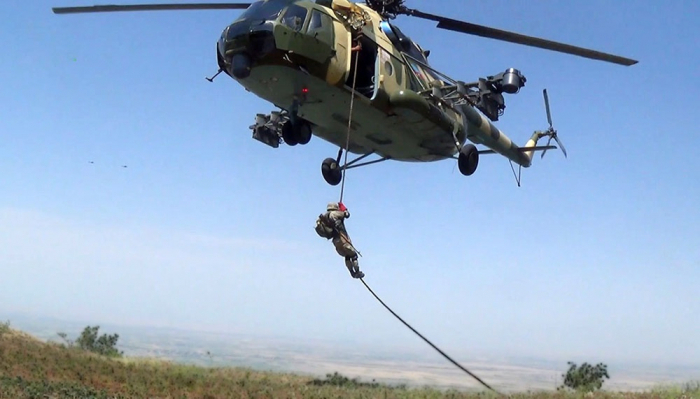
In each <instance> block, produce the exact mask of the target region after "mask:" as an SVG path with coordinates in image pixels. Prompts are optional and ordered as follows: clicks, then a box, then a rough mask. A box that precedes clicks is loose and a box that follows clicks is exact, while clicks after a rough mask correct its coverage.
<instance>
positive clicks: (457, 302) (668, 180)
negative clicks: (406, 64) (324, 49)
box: [0, 0, 700, 366]
mask: <svg viewBox="0 0 700 399" xmlns="http://www.w3.org/2000/svg"><path fill="white" fill-rule="evenodd" d="M91 4H93V3H92V2H90V1H77V0H63V1H58V0H56V1H51V2H48V1H44V0H36V1H32V2H26V1H5V2H2V3H0V14H2V15H5V16H9V18H7V17H6V18H5V20H4V21H3V23H2V24H0V38H1V39H2V43H3V44H4V48H3V57H2V58H1V59H0V70H1V71H2V74H1V75H0V76H1V78H0V79H1V80H0V83H1V84H2V90H0V137H1V140H0V176H2V180H1V182H2V183H1V184H0V194H1V195H0V271H1V272H2V278H1V279H0V311H6V312H9V311H23V312H30V313H34V314H44V315H50V316H56V317H65V318H70V319H81V320H88V321H90V322H94V323H97V322H103V323H122V324H136V325H154V326H175V327H181V328H192V329H203V330H221V331H240V332H246V333H260V334H273V335H275V334H278V335H285V336H299V337H304V336H308V337H314V338H324V339H330V340H337V341H338V343H339V344H345V343H348V342H354V343H356V345H359V346H358V348H359V349H361V348H372V347H379V346H385V347H396V348H397V349H402V348H405V349H411V350H414V349H417V350H424V351H426V352H428V351H432V349H430V348H429V347H428V346H426V345H425V343H424V342H422V341H421V340H420V339H419V338H417V337H416V336H414V335H413V334H412V333H411V332H410V331H408V330H407V329H405V328H404V326H402V325H401V324H400V323H399V322H398V321H397V320H395V319H394V318H393V317H392V316H391V315H390V314H389V313H388V312H386V310H385V309H383V308H382V307H381V305H380V304H378V303H376V302H375V300H374V298H372V297H371V295H370V294H369V293H368V292H366V290H365V289H364V287H363V286H362V285H361V283H360V282H358V281H355V280H353V279H351V278H350V277H349V275H348V273H347V271H346V270H345V267H344V265H343V260H342V258H340V257H339V256H338V255H337V254H336V253H335V251H334V249H333V247H332V245H331V244H330V243H329V242H326V241H325V240H324V239H322V238H320V237H318V236H316V234H315V232H314V231H313V224H314V221H315V219H316V217H317V216H318V214H319V213H321V212H322V211H323V210H324V209H325V204H326V203H327V202H328V201H331V200H336V199H337V198H338V195H339V187H331V186H329V185H327V184H326V183H325V182H324V180H323V179H322V177H321V174H320V163H321V161H322V160H323V159H324V158H326V157H328V156H333V155H334V154H335V153H336V152H337V149H336V148H334V147H333V146H331V145H330V144H328V143H326V142H324V141H322V140H319V139H317V138H314V139H312V141H311V143H310V144H309V145H307V146H296V147H285V146H282V147H280V148H279V149H276V150H275V149H272V148H269V147H267V146H265V145H263V144H261V143H259V142H257V141H254V140H253V139H252V138H251V133H250V130H248V126H249V125H250V124H252V122H253V120H254V116H255V114H256V113H258V112H269V111H270V110H272V109H273V107H272V106H271V105H270V104H267V103H265V102H264V101H262V100H260V99H258V98H256V97H255V96H253V95H252V94H249V93H247V92H245V90H244V89H243V88H242V87H240V86H238V85H237V84H236V83H235V82H234V81H232V80H231V79H227V77H226V76H220V77H219V78H217V80H215V82H214V83H209V82H207V81H205V80H204V77H205V76H210V75H211V74H212V73H214V72H216V69H217V65H216V58H215V52H214V51H215V43H216V40H217V39H218V37H219V34H220V32H221V30H222V29H223V28H224V27H225V26H226V25H227V24H228V23H230V22H231V21H233V20H234V19H235V18H236V15H237V14H238V13H237V12H235V11H234V12H228V11H189V12H157V13H156V12H140V13H108V14H93V15H70V16H58V15H54V14H52V13H51V10H50V8H51V7H52V6H58V5H63V6H70V5H91ZM409 6H412V7H415V8H418V9H421V10H422V11H425V12H432V13H437V14H443V15H449V16H451V17H453V18H458V19H464V20H468V21H471V22H475V23H481V24H487V25H491V26H494V27H497V28H502V29H507V30H512V31H516V32H520V33H524V34H529V35H535V36H540V37H545V38H549V39H552V40H558V41H563V42H566V43H571V44H575V45H580V46H584V47H591V48H594V49H597V50H601V51H606V52H611V53H615V54H620V55H623V56H627V57H630V58H634V59H637V60H639V61H640V63H639V64H637V65H635V66H632V67H623V66H617V65H613V64H607V63H602V62H597V61H592V60H587V59H583V58H579V57H574V56H569V55H565V54H557V53H552V52H548V51H544V50H539V49H534V48H529V47H524V46H517V45H513V44H509V43H501V42H496V41H494V40H489V39H484V38H479V37H472V36H468V35H462V34H458V33H454V32H447V31H441V30H437V29H435V28H434V23H432V22H430V21H423V20H417V19H411V18H408V17H401V18H399V19H398V20H397V23H398V24H399V26H400V27H401V29H402V30H403V31H404V32H405V33H406V34H408V35H410V36H411V37H412V38H414V39H415V40H417V41H418V42H419V43H421V45H422V46H423V47H424V48H426V49H430V50H431V51H432V53H431V56H430V60H431V63H432V64H433V65H434V66H435V67H436V68H438V69H439V70H441V71H443V72H445V73H447V74H448V75H450V76H452V77H454V78H457V79H461V80H465V81H470V80H474V79H476V78H478V77H480V76H486V75H492V74H496V73H498V72H500V71H502V70H504V69H505V68H508V67H516V68H519V69H520V70H521V71H522V72H523V73H524V74H525V76H526V77H527V79H528V80H527V84H526V86H525V87H524V88H523V90H522V91H521V92H520V93H519V94H517V95H515V96H508V97H507V98H506V101H507V107H508V108H507V109H506V113H505V115H504V116H503V117H502V119H501V120H500V121H499V122H498V126H499V127H500V128H501V129H502V130H503V131H504V132H506V134H508V135H509V136H510V137H511V138H512V139H513V140H515V141H516V142H518V143H521V144H522V143H524V142H525V141H526V140H527V139H528V138H529V137H530V135H531V133H532V131H533V130H535V129H544V128H546V116H545V112H544V106H543V101H542V89H543V88H547V89H548V92H549V95H550V103H551V108H552V113H553V119H554V124H555V127H556V128H557V129H558V131H559V135H560V138H561V139H562V140H563V141H564V144H565V145H566V148H567V150H568V152H569V158H568V159H565V158H564V156H563V155H562V153H561V152H560V151H552V152H549V153H548V154H547V156H546V157H545V158H544V160H540V159H539V156H538V157H536V159H535V160H534V164H533V166H532V167H531V168H530V169H524V170H523V186H522V187H520V188H518V187H517V186H516V184H515V181H514V178H513V176H512V172H511V170H510V166H509V165H508V162H507V161H506V160H505V159H504V158H501V157H498V156H495V155H491V156H483V157H482V158H481V161H480V165H479V169H478V170H477V172H476V173H475V175H473V176H471V177H468V178H467V177H464V176H462V175H461V174H460V173H459V171H458V170H456V168H455V167H454V163H453V162H448V161H445V162H439V163H431V164H411V163H398V162H386V163H381V164H378V165H374V166H370V167H367V168H360V169H353V170H352V171H351V172H350V173H349V174H348V179H347V182H346V194H345V203H346V205H347V206H348V207H349V209H350V211H351V212H352V217H351V219H350V220H349V221H348V224H347V227H348V229H349V231H350V234H351V237H352V238H353V240H354V241H355V243H356V246H357V247H358V249H359V250H360V251H362V253H363V255H364V257H362V258H361V259H360V264H361V267H362V269H363V271H364V272H365V273H366V275H367V277H366V281H367V282H368V284H370V285H371V286H372V287H373V288H374V289H375V290H376V292H377V293H378V294H379V295H380V296H382V297H383V299H384V300H385V301H386V302H388V303H389V304H390V305H391V306H393V307H394V310H395V311H397V312H398V313H399V314H400V315H402V316H403V317H404V318H405V319H407V320H408V321H409V322H410V323H412V324H413V325H414V327H416V328H417V329H418V330H419V331H421V332H422V333H423V334H424V335H426V336H428V337H429V338H430V339H431V340H433V342H434V343H436V344H437V345H438V346H440V347H441V348H443V349H444V350H445V351H447V352H448V353H454V354H455V356H456V357H458V359H460V360H464V361H467V360H468V359H469V357H470V356H476V355H477V354H478V355H480V356H481V355H484V356H488V355H492V356H496V355H499V356H500V355H514V356H515V355H517V356H536V357H545V358H551V359H561V360H562V365H564V364H565V363H564V362H565V361H567V360H573V361H578V362H583V361H589V362H598V361H603V362H639V363H654V362H661V363H668V364H691V365H696V366H697V365H698V363H697V362H698V359H700V343H699V341H698V340H697V335H698V334H697V332H698V331H700V317H698V315H700V296H699V295H698V294H697V293H698V288H697V287H698V283H699V282H700V245H699V241H698V237H700V227H698V221H699V220H700V211H699V210H698V203H699V200H700V179H698V173H700V164H699V162H698V160H697V157H696V156H695V155H694V153H695V151H696V149H697V148H698V144H700V138H698V137H699V136H698V131H697V128H696V126H697V123H696V120H697V115H698V114H697V110H696V106H697V104H698V101H697V100H696V96H697V95H698V93H700V80H698V79H697V64H698V61H699V60H700V41H698V40H697V38H698V37H700V25H698V24H697V23H696V20H697V17H698V16H699V15H700V4H698V3H695V2H687V1H669V2H666V3H665V5H664V6H663V7H660V6H659V5H658V3H654V2H650V1H637V2H606V1H602V0H596V1H586V2H584V1H576V2H563V1H562V2H545V1H536V2H527V3H525V2H515V1H505V0H499V1H491V2H488V4H487V3H485V2H463V1H461V0H445V1H440V2H439V3H438V2H433V1H426V0H423V1H421V0H413V1H411V2H410V4H409ZM89 161H94V164H90V163H89ZM122 165H127V168H123V167H122ZM436 356H437V354H436Z"/></svg>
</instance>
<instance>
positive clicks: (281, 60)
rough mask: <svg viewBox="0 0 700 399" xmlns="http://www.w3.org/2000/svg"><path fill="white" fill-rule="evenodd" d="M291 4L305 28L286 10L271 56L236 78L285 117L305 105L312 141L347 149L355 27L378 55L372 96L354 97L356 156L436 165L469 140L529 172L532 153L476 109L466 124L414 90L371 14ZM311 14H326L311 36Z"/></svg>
mask: <svg viewBox="0 0 700 399" xmlns="http://www.w3.org/2000/svg"><path fill="white" fill-rule="evenodd" d="M293 4H294V5H296V6H299V7H303V8H305V9H306V10H307V11H308V12H307V14H306V18H305V20H304V21H303V22H302V23H301V24H300V26H297V28H296V29H294V28H293V27H291V26H288V25H285V24H283V23H282V21H283V20H284V18H285V13H286V10H284V11H283V12H282V13H281V14H280V15H279V16H278V17H277V19H276V21H275V22H274V28H273V36H274V47H275V49H274V51H271V52H270V53H268V54H266V55H265V56H263V57H261V58H260V59H256V60H255V61H254V64H253V65H252V69H251V75H250V76H249V77H247V78H244V79H236V78H234V79H235V80H237V81H238V82H239V83H240V84H241V85H243V86H244V87H245V88H246V89H247V90H248V91H250V92H252V93H254V94H256V95H257V96H259V97H261V98H263V99H265V100H267V101H269V102H271V103H272V104H274V105H276V106H278V107H280V108H285V109H290V108H291V105H292V103H293V102H294V101H295V99H296V100H299V101H301V106H300V107H299V116H300V117H302V118H304V119H306V120H308V121H309V122H311V123H312V124H313V133H314V135H316V136H317V137H320V138H322V139H324V140H326V141H329V142H331V143H333V144H335V145H337V146H339V147H345V143H346V139H347V136H346V135H347V130H348V124H349V119H350V115H349V113H350V112H349V110H350V96H351V93H352V90H351V89H352V88H351V87H349V86H348V85H347V82H348V81H349V79H350V78H351V77H352V76H351V75H350V71H351V66H352V65H353V63H354V62H355V57H356V53H353V52H351V47H352V43H351V41H352V31H353V29H354V28H353V24H355V26H361V27H360V29H361V31H362V33H363V35H364V36H365V37H366V38H368V39H370V40H371V41H372V42H373V43H375V44H376V46H377V48H378V51H377V58H376V62H375V65H374V66H375V75H374V82H375V89H374V92H373V93H372V94H371V96H370V97H366V96H364V95H361V94H357V93H356V94H355V100H354V105H353V114H352V124H351V126H352V127H351V132H350V151H351V152H354V153H357V154H365V153H369V152H374V153H376V154H377V155H380V156H384V157H387V158H390V159H394V160H399V161H407V162H426V161H428V162H429V161H438V160H442V159H447V158H453V157H454V156H455V154H457V153H458V148H457V146H456V145H455V142H454V137H456V138H457V139H458V141H459V143H461V144H464V143H465V142H466V140H467V139H468V140H470V141H472V142H474V143H477V144H483V145H486V146H488V147H490V148H491V149H493V150H494V151H495V152H497V153H499V154H501V155H503V156H505V157H507V158H508V159H510V160H512V161H514V162H516V163H518V164H520V165H522V166H525V167H527V166H530V164H531V160H532V151H530V152H524V151H523V150H522V149H521V148H519V147H518V146H517V145H515V144H514V143H513V142H512V141H511V140H510V139H509V138H508V137H507V136H506V135H505V134H504V133H503V132H501V131H500V130H499V129H497V128H496V127H495V126H493V124H491V122H490V121H489V120H488V119H487V118H486V117H484V116H483V115H482V114H481V113H479V112H478V111H477V110H476V109H475V108H472V107H470V106H465V107H463V110H462V112H463V113H464V115H465V117H464V118H463V117H462V113H460V112H459V111H458V110H454V109H451V108H450V107H446V106H444V105H441V104H433V103H431V102H429V101H427V100H426V99H425V98H424V97H423V96H421V95H419V94H418V93H416V92H415V91H413V90H411V89H410V88H411V87H412V86H411V84H412V83H411V78H410V76H411V72H410V71H409V67H408V65H406V62H405V61H404V58H403V57H402V54H401V52H400V51H399V50H398V49H396V48H395V46H394V45H393V43H392V42H391V40H390V39H389V38H388V37H387V36H386V34H385V33H384V32H383V31H382V30H381V28H380V23H381V22H382V18H381V17H380V16H379V15H378V14H377V13H376V12H375V11H373V10H372V9H371V8H369V7H367V6H366V5H364V4H355V3H352V2H350V1H347V0H333V1H330V0H325V1H318V2H314V1H309V0H298V1H296V2H293ZM312 13H320V14H321V18H322V24H321V25H322V26H321V28H318V27H316V28H317V29H314V30H313V31H312V32H309V27H310V24H311V20H312V17H311V15H312ZM239 40H240V41H241V43H240V46H236V48H231V49H230V50H228V51H227V52H226V53H227V55H229V54H232V53H233V52H236V51H240V49H242V48H245V47H246V45H247V44H246V42H245V41H246V40H247V36H245V37H241V38H240V39H239ZM426 76H427V75H426ZM413 84H414V85H415V84H416V83H415V81H414V83H413ZM418 84H420V85H421V86H428V85H429V84H431V82H428V81H422V82H418ZM425 88H427V87H425ZM302 89H304V90H306V91H307V92H303V91H302ZM465 122H466V126H465ZM538 138H539V136H537V134H535V135H533V138H532V139H531V140H530V141H528V142H527V144H526V147H530V146H534V145H536V143H537V139H538Z"/></svg>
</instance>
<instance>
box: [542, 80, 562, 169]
mask: <svg viewBox="0 0 700 399" xmlns="http://www.w3.org/2000/svg"><path fill="white" fill-rule="evenodd" d="M542 94H543V95H544V107H545V109H546V110H547V122H549V128H548V129H547V131H546V132H544V133H543V134H542V137H544V136H549V140H547V145H548V146H549V143H551V142H552V139H554V141H556V142H557V144H559V148H561V151H562V152H563V153H564V157H567V155H566V148H564V144H562V143H561V141H560V140H559V137H558V136H557V131H556V130H554V127H553V126H552V114H551V112H550V111H549V96H547V89H544V90H543V91H542ZM546 153H547V150H546V149H545V150H544V151H542V155H541V156H540V159H541V158H544V154H546Z"/></svg>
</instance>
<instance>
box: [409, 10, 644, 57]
mask: <svg viewBox="0 0 700 399" xmlns="http://www.w3.org/2000/svg"><path fill="white" fill-rule="evenodd" d="M406 14H407V15H410V16H414V17H418V18H424V19H429V20H432V21H437V22H438V25H437V27H438V28H440V29H446V30H451V31H455V32H462V33H467V34H470V35H476V36H481V37H487V38H490V39H496V40H502V41H506V42H511V43H517V44H523V45H526V46H532V47H539V48H543V49H546V50H552V51H558V52H560V53H567V54H572V55H578V56H580V57H585V58H591V59H594V60H600V61H606V62H612V63H615V64H620V65H625V66H630V65H634V64H636V63H637V62H638V61H636V60H632V59H629V58H624V57H620V56H617V55H613V54H607V53H603V52H600V51H596V50H591V49H587V48H583V47H576V46H572V45H570V44H564V43H559V42H555V41H551V40H546V39H541V38H538V37H534V36H526V35H521V34H519V33H514V32H509V31H505V30H501V29H496V28H489V27H488V26H483V25H477V24H472V23H469V22H463V21H458V20H456V19H451V18H445V17H441V16H439V15H434V14H428V13H425V12H422V11H418V10H412V9H407V10H406Z"/></svg>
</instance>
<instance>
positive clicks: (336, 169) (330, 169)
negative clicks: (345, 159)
mask: <svg viewBox="0 0 700 399" xmlns="http://www.w3.org/2000/svg"><path fill="white" fill-rule="evenodd" d="M321 174H323V179H324V180H325V181H326V183H328V184H330V185H331V186H337V185H338V184H340V182H341V180H343V171H342V170H341V169H340V165H338V162H337V161H336V160H335V159H333V158H326V159H324V160H323V163H322V164H321Z"/></svg>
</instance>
